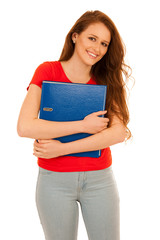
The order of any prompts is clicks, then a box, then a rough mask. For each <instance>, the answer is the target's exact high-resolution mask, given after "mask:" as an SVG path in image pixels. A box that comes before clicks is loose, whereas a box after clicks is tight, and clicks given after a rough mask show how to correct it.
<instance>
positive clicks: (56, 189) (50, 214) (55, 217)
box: [36, 167, 120, 240]
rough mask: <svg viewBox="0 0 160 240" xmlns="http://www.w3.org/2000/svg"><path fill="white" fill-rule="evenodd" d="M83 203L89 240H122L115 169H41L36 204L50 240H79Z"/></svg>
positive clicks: (83, 214) (47, 237)
mask: <svg viewBox="0 0 160 240" xmlns="http://www.w3.org/2000/svg"><path fill="white" fill-rule="evenodd" d="M77 202H79V204H80V207H81V211H82V216H83V219H84V224H85V227H86V231H87V234H88V238H89V240H119V239H120V223H119V219H120V216H119V215H120V214H119V202H120V201H119V194H118V190H117V185H116V181H115V178H114V175H113V171H112V167H109V168H106V169H103V170H97V171H85V172H53V171H48V170H45V169H43V168H39V175H38V180H37V189H36V204H37V209H38V213H39V217H40V221H41V224H42V227H43V231H44V234H45V239H46V240H76V239H77V230H78V215H79V212H78V210H79V208H78V203H77Z"/></svg>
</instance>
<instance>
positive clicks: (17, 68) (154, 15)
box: [0, 0, 160, 240]
mask: <svg viewBox="0 0 160 240" xmlns="http://www.w3.org/2000/svg"><path fill="white" fill-rule="evenodd" d="M97 9H98V10H101V11H103V12H105V13H106V14H107V15H108V16H109V17H111V19H112V20H113V21H114V22H115V24H116V26H117V28H118V30H119V32H120V34H121V36H122V39H123V40H124V42H125V44H126V47H127V54H126V61H127V63H128V64H129V65H130V66H131V67H132V69H133V77H134V78H135V86H134V88H133V90H132V91H131V95H130V102H129V108H130V117H131V121H130V125H129V127H130V129H131V131H132V134H133V140H132V142H129V143H128V144H127V145H125V144H123V143H122V144H117V145H115V146H113V147H111V150H112V155H113V170H114V174H115V177H116V180H117V185H118V189H119V193H120V200H121V239H122V240H135V239H136V240H142V239H146V240H148V239H154V240H158V239H160V232H159V223H160V204H159V203H160V194H159V192H160V187H159V185H160V174H159V172H160V154H159V134H160V131H159V130H160V128H159V120H160V117H159V116H160V115H159V113H158V112H159V102H160V97H159V95H160V94H159V81H160V78H159V54H160V45H159V42H160V35H159V34H158V31H159V22H160V17H159V5H158V1H155V0H153V1H147V0H145V1H144V0H141V1H127V0H121V1H119V0H117V1H116V0H112V1H107V0H105V1H100V0H98V1H93V0H87V1H84V2H83V1H69V0H68V1H54V0H52V1H51V0H45V1H42V0H32V1H31V0H28V1H22V0H21V1H20V0H19V1H18V0H14V1H11V0H10V1H7V0H6V1H3V3H2V2H1V3H0V24H1V28H0V35H1V37H0V81H1V85H0V108H1V109H0V114H1V117H0V119H1V120H0V128H1V129H0V133H1V143H0V154H1V159H0V166H1V170H0V221H1V223H0V228H1V231H0V238H1V239H3V240H6V239H16V240H21V239H23V240H28V239H35V240H36V239H37V240H42V239H44V236H43V231H42V228H41V225H40V222H39V218H38V214H37V209H36V205H35V187H36V180H37V174H38V167H37V163H36V158H35V157H34V156H33V155H32V149H33V146H32V144H33V140H31V139H24V138H20V137H18V135H17V132H16V124H17V119H18V114H19V111H20V107H21V105H22V102H23V99H24V97H25V95H26V92H27V91H26V87H27V86H28V84H29V82H30V80H31V78H32V76H33V73H34V71H35V69H36V68H37V66H38V65H39V64H40V63H42V62H44V61H52V60H57V59H58V58H59V56H60V53H61V50H62V47H63V43H64V39H65V36H66V34H67V33H68V31H69V30H70V28H71V27H72V25H73V24H74V22H75V21H76V20H77V19H78V18H79V17H80V16H81V15H82V14H83V13H84V12H85V11H87V10H97ZM78 233H79V235H78V240H80V239H81V240H82V239H83V240H87V239H88V238H87V234H86V230H85V227H84V223H83V220H82V217H81V211H80V220H79V232H78Z"/></svg>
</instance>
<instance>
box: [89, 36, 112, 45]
mask: <svg viewBox="0 0 160 240" xmlns="http://www.w3.org/2000/svg"><path fill="white" fill-rule="evenodd" d="M89 35H92V36H94V37H95V38H98V37H97V36H96V35H94V34H92V33H90V34H89ZM103 42H107V43H108V44H109V42H108V41H107V40H103Z"/></svg>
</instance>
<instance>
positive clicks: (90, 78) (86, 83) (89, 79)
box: [58, 61, 92, 84]
mask: <svg viewBox="0 0 160 240" xmlns="http://www.w3.org/2000/svg"><path fill="white" fill-rule="evenodd" d="M58 62H59V65H60V67H61V70H62V72H63V74H64V75H65V77H66V79H67V80H68V81H69V82H70V83H75V82H72V81H71V80H70V79H69V78H68V77H67V75H66V73H65V71H64V69H63V67H62V64H61V62H60V61H58ZM90 81H92V77H91V78H90V79H89V81H88V82H86V83H81V84H89V82H90Z"/></svg>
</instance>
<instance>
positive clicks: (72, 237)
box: [36, 168, 78, 240]
mask: <svg viewBox="0 0 160 240" xmlns="http://www.w3.org/2000/svg"><path fill="white" fill-rule="evenodd" d="M58 178H61V179H58ZM59 180H61V181H60V182H59ZM66 181H67V180H66V179H64V181H63V176H62V175H60V176H59V174H58V172H51V171H47V170H45V169H41V168H40V172H39V176H38V181H37V189H36V204H37V210H38V213H39V217H40V221H41V224H42V227H43V231H44V234H45V238H46V240H53V239H54V240H76V239H77V228H78V204H77V202H76V201H75V200H74V198H73V193H72V192H69V191H68V192H67V186H65V182H66Z"/></svg>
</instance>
